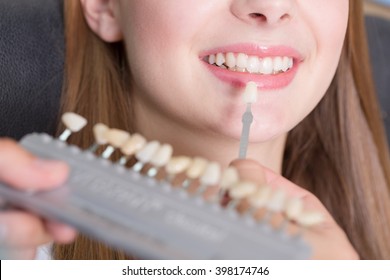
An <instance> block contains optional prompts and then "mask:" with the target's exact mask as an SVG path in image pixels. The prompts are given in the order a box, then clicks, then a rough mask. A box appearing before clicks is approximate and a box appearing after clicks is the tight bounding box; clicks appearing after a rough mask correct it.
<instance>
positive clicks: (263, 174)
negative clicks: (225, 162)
mask: <svg viewBox="0 0 390 280" xmlns="http://www.w3.org/2000/svg"><path fill="white" fill-rule="evenodd" d="M231 166H234V167H235V168H236V169H237V170H238V172H239V175H240V178H241V179H243V180H248V181H252V182H254V183H257V184H259V185H263V184H264V182H265V183H266V184H267V185H270V186H271V187H275V188H281V189H282V190H284V191H285V192H286V193H287V195H289V196H293V197H298V198H301V199H302V201H303V203H304V205H305V206H304V207H305V209H307V210H313V211H317V212H319V213H321V214H322V215H323V222H322V223H321V224H320V225H318V226H314V227H311V228H310V229H307V230H304V231H303V237H304V239H305V240H306V241H307V242H308V243H309V244H310V245H311V246H312V249H313V255H312V258H313V259H327V260H329V259H349V260H351V259H359V256H358V254H357V252H356V250H355V249H354V248H353V246H352V244H351V243H350V241H349V240H348V238H347V236H346V234H345V232H344V231H343V230H342V229H341V228H340V226H339V225H338V224H337V223H336V222H335V220H334V219H333V217H332V216H331V215H330V213H329V212H328V211H327V209H326V208H325V206H324V205H323V204H322V203H321V201H320V200H319V199H318V198H317V197H315V196H314V195H313V194H312V193H310V192H308V191H307V190H305V189H303V188H301V187H299V186H297V185H295V184H294V183H292V182H290V181H289V180H287V179H286V178H284V177H282V176H281V175H279V174H276V173H275V172H273V171H271V170H270V169H267V168H266V167H264V166H262V165H261V164H259V163H258V162H256V161H254V160H250V159H244V160H241V159H240V160H235V161H233V162H232V163H231Z"/></svg>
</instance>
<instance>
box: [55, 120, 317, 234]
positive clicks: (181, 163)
mask: <svg viewBox="0 0 390 280" xmlns="http://www.w3.org/2000/svg"><path fill="white" fill-rule="evenodd" d="M62 121H63V123H64V124H65V126H66V130H65V132H64V133H63V134H62V135H61V136H60V139H61V140H62V141H66V140H67V138H68V137H69V136H70V134H71V133H72V132H78V131H80V130H81V129H82V128H83V127H84V126H85V125H86V123H87V121H86V119H85V118H83V117H81V116H79V115H77V114H74V113H66V114H64V115H63V117H62ZM93 133H94V136H95V144H94V145H93V146H91V148H90V150H93V151H95V150H96V146H106V149H105V150H104V151H103V153H102V154H101V156H102V157H103V158H106V159H108V158H110V157H111V155H112V154H113V152H114V151H115V150H116V149H118V150H120V152H121V153H122V154H123V156H122V158H121V159H120V161H119V164H121V165H125V164H126V163H127V162H128V161H129V160H130V159H131V158H135V159H136V161H137V163H136V164H134V165H133V166H132V168H133V170H134V171H137V172H140V171H141V170H142V169H143V168H144V166H146V165H149V166H151V167H150V168H149V169H148V170H147V172H148V175H149V176H151V177H154V176H156V175H157V174H158V173H159V170H160V169H162V168H163V169H164V171H165V174H167V176H166V178H167V180H168V181H169V182H170V183H172V181H173V180H174V179H175V178H177V176H180V175H181V174H185V176H186V178H187V179H186V180H185V181H184V182H183V183H182V186H183V187H188V185H191V184H192V183H196V184H198V185H199V186H198V188H197V191H196V192H197V193H198V194H200V193H203V192H205V191H206V190H207V189H208V188H209V187H214V186H219V193H218V194H217V196H218V197H219V198H220V197H222V196H223V195H224V194H225V193H228V195H229V196H230V197H231V198H232V199H233V201H236V202H237V201H241V200H243V199H246V200H247V201H248V202H249V204H250V206H251V207H252V209H262V208H264V209H266V210H267V211H269V212H271V213H284V214H285V216H286V218H287V219H289V220H292V221H295V222H296V223H297V224H299V225H301V226H304V227H310V226H315V225H318V224H320V223H321V222H322V215H320V214H319V213H318V212H312V211H304V210H303V202H302V200H301V199H299V198H291V197H287V195H286V193H285V192H284V191H282V190H281V189H277V190H275V189H273V188H271V187H270V186H267V185H264V186H259V185H257V184H255V183H253V182H248V181H242V180H240V178H239V173H238V171H237V169H236V168H234V167H229V168H226V169H225V170H222V168H221V165H220V164H219V163H217V162H210V161H208V160H207V159H205V158H201V157H195V158H190V157H187V156H173V148H172V146H171V145H169V144H161V143H160V142H158V141H149V142H148V141H147V140H146V139H145V138H144V137H143V136H142V135H140V134H138V133H135V134H133V135H130V133H128V132H126V131H124V130H119V129H112V128H109V127H107V126H106V125H104V124H101V123H99V124H96V125H95V126H94V127H93ZM64 135H65V136H66V137H65V136H64Z"/></svg>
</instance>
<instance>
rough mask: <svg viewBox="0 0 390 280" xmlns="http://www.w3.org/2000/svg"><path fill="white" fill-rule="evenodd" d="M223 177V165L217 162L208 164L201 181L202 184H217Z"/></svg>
mask: <svg viewBox="0 0 390 280" xmlns="http://www.w3.org/2000/svg"><path fill="white" fill-rule="evenodd" d="M220 178H221V166H220V165H219V163H217V162H210V163H209V164H207V166H206V169H205V170H204V172H203V174H202V176H201V177H200V179H199V181H200V183H201V184H202V185H215V184H217V183H218V182H219V180H220Z"/></svg>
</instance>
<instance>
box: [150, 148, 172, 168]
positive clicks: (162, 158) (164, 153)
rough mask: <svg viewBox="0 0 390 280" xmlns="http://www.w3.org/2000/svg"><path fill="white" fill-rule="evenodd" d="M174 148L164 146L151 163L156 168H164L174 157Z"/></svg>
mask: <svg viewBox="0 0 390 280" xmlns="http://www.w3.org/2000/svg"><path fill="white" fill-rule="evenodd" d="M172 153H173V148H172V146H171V145H169V144H164V145H162V146H161V147H160V148H159V149H158V150H157V152H156V154H155V155H153V158H152V159H151V161H150V163H151V164H152V165H154V166H156V167H162V166H164V165H166V164H167V163H168V162H169V160H170V159H171V157H172Z"/></svg>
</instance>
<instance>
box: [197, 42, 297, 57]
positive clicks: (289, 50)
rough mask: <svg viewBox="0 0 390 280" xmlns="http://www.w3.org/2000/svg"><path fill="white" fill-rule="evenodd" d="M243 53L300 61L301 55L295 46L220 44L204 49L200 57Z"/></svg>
mask: <svg viewBox="0 0 390 280" xmlns="http://www.w3.org/2000/svg"><path fill="white" fill-rule="evenodd" d="M229 52H231V53H244V54H247V55H250V56H252V55H253V56H258V57H260V58H262V57H276V56H287V57H292V58H293V59H294V60H295V61H302V60H303V55H302V54H301V53H300V52H299V51H298V50H297V49H295V48H293V47H290V46H285V45H274V46H264V45H258V44H251V43H249V44H247V43H240V44H233V45H227V46H221V47H217V48H213V49H210V50H207V51H204V52H202V53H201V54H200V58H201V59H204V58H206V57H208V56H210V55H212V54H217V53H229Z"/></svg>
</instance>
